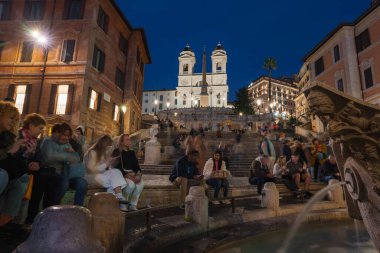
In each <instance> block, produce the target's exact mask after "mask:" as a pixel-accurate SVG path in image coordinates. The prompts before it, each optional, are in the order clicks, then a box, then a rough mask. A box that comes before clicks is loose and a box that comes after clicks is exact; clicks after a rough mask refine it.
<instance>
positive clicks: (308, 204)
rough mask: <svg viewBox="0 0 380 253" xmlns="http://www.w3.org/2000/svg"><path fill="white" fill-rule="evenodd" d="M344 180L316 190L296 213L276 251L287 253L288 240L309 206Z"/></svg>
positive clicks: (290, 239)
mask: <svg viewBox="0 0 380 253" xmlns="http://www.w3.org/2000/svg"><path fill="white" fill-rule="evenodd" d="M344 184H345V182H338V183H336V184H331V185H328V186H326V187H325V188H323V189H322V190H320V191H319V192H317V193H316V194H315V195H314V196H313V197H312V198H311V199H310V200H309V201H308V202H307V203H306V205H305V207H304V209H303V211H302V212H301V213H300V214H298V216H297V218H296V220H295V221H294V223H293V226H292V227H291V229H290V231H289V233H287V236H286V238H285V240H284V242H283V244H282V246H281V248H280V249H279V250H278V251H277V253H287V252H286V249H287V248H288V247H289V245H290V242H291V241H292V239H293V237H294V235H295V234H296V232H297V231H298V229H299V227H300V225H301V224H302V222H303V220H304V218H305V216H306V214H307V213H309V211H310V209H311V207H312V206H313V205H314V204H315V203H316V202H318V201H320V200H322V199H323V198H324V197H325V195H326V194H327V192H328V191H329V190H332V189H334V188H335V187H338V186H341V185H344Z"/></svg>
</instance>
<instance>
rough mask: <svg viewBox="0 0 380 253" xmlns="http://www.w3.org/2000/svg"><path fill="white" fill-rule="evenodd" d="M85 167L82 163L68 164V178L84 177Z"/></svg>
mask: <svg viewBox="0 0 380 253" xmlns="http://www.w3.org/2000/svg"><path fill="white" fill-rule="evenodd" d="M84 174H85V167H84V163H83V162H81V163H74V164H70V165H69V178H70V179H71V178H78V177H84Z"/></svg>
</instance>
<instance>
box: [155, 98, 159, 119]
mask: <svg viewBox="0 0 380 253" xmlns="http://www.w3.org/2000/svg"><path fill="white" fill-rule="evenodd" d="M157 104H158V100H157V99H155V100H154V116H156V115H157Z"/></svg>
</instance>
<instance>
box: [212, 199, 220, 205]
mask: <svg viewBox="0 0 380 253" xmlns="http://www.w3.org/2000/svg"><path fill="white" fill-rule="evenodd" d="M211 203H213V204H214V205H220V202H219V201H218V200H213V201H211Z"/></svg>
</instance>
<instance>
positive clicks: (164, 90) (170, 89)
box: [143, 89, 177, 93]
mask: <svg viewBox="0 0 380 253" xmlns="http://www.w3.org/2000/svg"><path fill="white" fill-rule="evenodd" d="M153 91H156V92H157V91H177V90H176V89H161V90H143V93H144V92H153Z"/></svg>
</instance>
